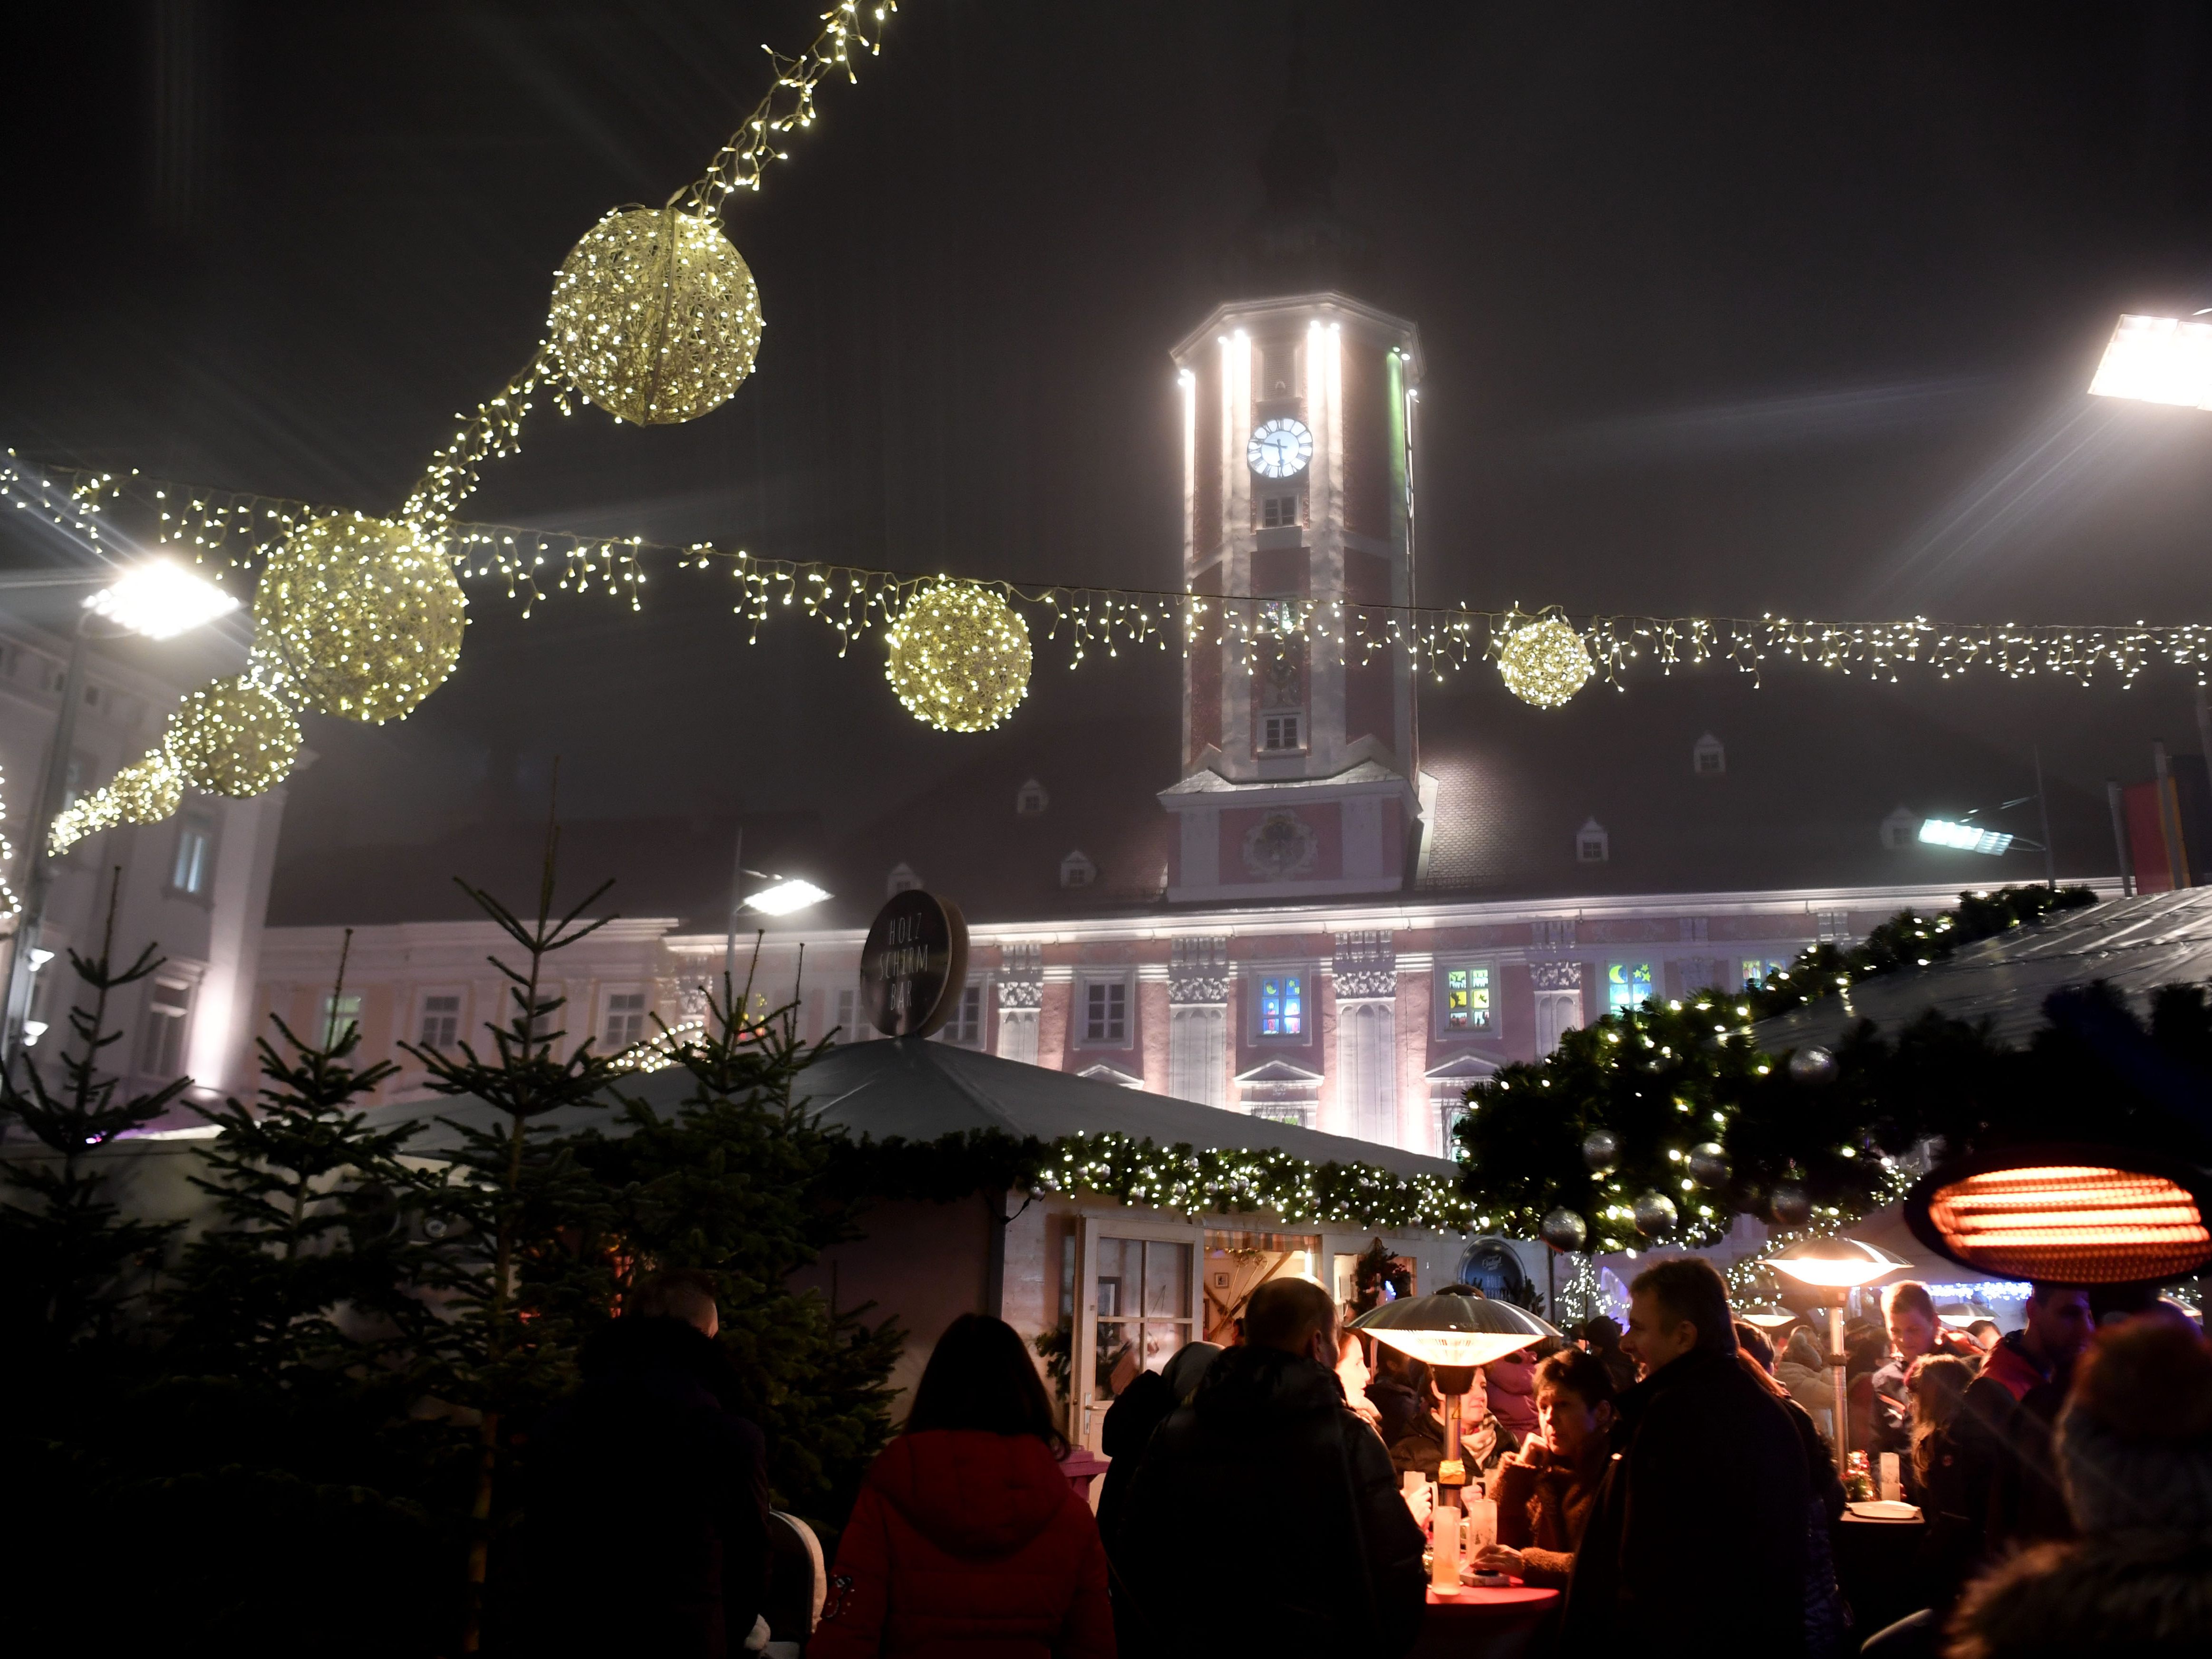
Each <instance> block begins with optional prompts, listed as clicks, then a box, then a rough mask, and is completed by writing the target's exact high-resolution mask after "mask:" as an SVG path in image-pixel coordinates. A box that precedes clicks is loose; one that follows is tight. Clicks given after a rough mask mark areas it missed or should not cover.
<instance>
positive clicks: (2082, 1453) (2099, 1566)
mask: <svg viewBox="0 0 2212 1659" xmlns="http://www.w3.org/2000/svg"><path fill="white" fill-rule="evenodd" d="M2055 1455H2056V1457H2057V1467H2058V1473H2059V1480H2060V1484H2061V1485H2062V1486H2063V1489H2064V1492H2065V1495H2066V1502H2067V1504H2068V1507H2069V1512H2070V1513H2071V1515H2072V1517H2073V1521H2074V1525H2075V1531H2076V1534H2077V1539H2076V1541H2074V1542H2071V1543H2045V1544H2038V1545H2034V1546H2032V1547H2029V1548H2027V1549H2025V1550H2023V1551H2021V1553H2018V1554H2016V1555H2015V1556H2013V1557H2011V1558H2010V1559H2008V1560H2007V1561H2005V1562H2004V1563H2003V1564H2002V1565H2000V1566H1998V1567H1996V1569H1994V1570H1993V1571H1990V1573H1989V1574H1988V1575H1987V1576H1986V1577H1983V1578H1981V1579H1978V1580H1977V1581H1976V1582H1975V1583H1973V1584H1972V1585H1970V1586H1969V1587H1968V1589H1967V1590H1966V1595H1964V1596H1963V1597H1962V1598H1961V1600H1960V1604H1959V1607H1958V1611H1957V1612H1956V1613H1954V1615H1953V1618H1952V1621H1951V1626H1950V1638H1951V1642H1950V1647H1949V1650H1948V1651H1949V1653H1950V1655H1951V1656H1952V1659H2045V1656H2056V1655H2060V1654H2063V1655H2066V1656H2068V1659H2077V1656H2078V1659H2104V1656H2106V1655H2111V1656H2114V1659H2118V1656H2120V1655H2129V1656H2157V1655H2167V1654H2174V1655H2179V1654H2185V1653H2188V1654H2201V1653H2203V1652H2204V1651H2206V1650H2207V1649H2208V1648H2212V1352H2208V1351H2207V1349H2206V1347H2205V1345H2204V1341H2203V1338H2202V1337H2200V1336H2198V1335H2197V1334H2196V1332H2195V1331H2193V1330H2191V1329H2190V1328H2188V1327H2187V1325H2185V1323H2183V1322H2180V1321H2178V1320H2175V1321H2166V1320H2134V1321H2130V1322H2128V1323H2126V1324H2124V1325H2123V1326H2121V1327H2119V1328H2117V1329H2113V1330H2107V1331H2103V1332H2100V1334H2099V1335H2098V1338H2097V1341H2096V1346H2094V1348H2093V1349H2092V1350H2091V1352H2089V1354H2088V1355H2087V1357H2085V1358H2084V1359H2083V1360H2082V1363H2081V1366H2080V1367H2079V1374H2078V1375H2077V1376H2076V1377H2075V1382H2074V1385H2073V1389H2072V1391H2071V1393H2070V1395H2069V1397H2068V1400H2067V1403H2066V1406H2065V1407H2064V1410H2063V1413H2062V1415H2061V1417H2060V1419H2059V1425H2058V1429H2057V1436H2056V1442H2055Z"/></svg>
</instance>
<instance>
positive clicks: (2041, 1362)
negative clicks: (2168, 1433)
mask: <svg viewBox="0 0 2212 1659" xmlns="http://www.w3.org/2000/svg"><path fill="white" fill-rule="evenodd" d="M2090 1331H2091V1326H2090V1322H2089V1297H2088V1292H2087V1291H2083V1290H2081V1289H2078V1288H2076V1287H2075V1286H2072V1285H2033V1286H2031V1287H2030V1290H2029V1292H2028V1297H2027V1304H2026V1305H2025V1321H2024V1322H2023V1323H2022V1325H2021V1328H2020V1329H2018V1330H2016V1331H2013V1332H2010V1333H2008V1334H2007V1335H2005V1336H2003V1337H2002V1338H2001V1339H1999V1340H1998V1342H1997V1345H1996V1346H1995V1347H1994V1348H1991V1349H1990V1352H1989V1357H1988V1358H1986V1359H1984V1361H1983V1363H1982V1370H1981V1375H1980V1376H1977V1377H1976V1378H1975V1379H1974V1381H1973V1383H1972V1385H1971V1386H1970V1387H1969V1388H1968V1389H1966V1400H1965V1402H1964V1403H1963V1405H1962V1406H1961V1407H1960V1413H1959V1419H1958V1424H1957V1426H1956V1429H1955V1430H1954V1435H1955V1437H1956V1439H1957V1441H1958V1443H1959V1449H1960V1452H1961V1453H1962V1454H1963V1455H1964V1458H1965V1462H1966V1470H1965V1475H1964V1479H1965V1480H1966V1486H1967V1488H1968V1491H1969V1492H1970V1493H1971V1494H1972V1508H1973V1515H1972V1520H1973V1523H1974V1525H1975V1527H1976V1528H1978V1532H1979V1536H1978V1538H1977V1539H1975V1540H1974V1541H1973V1544H1974V1553H1975V1554H1976V1555H1977V1556H1978V1557H1979V1558H1980V1559H1984V1560H1993V1559H1996V1557H1998V1556H2000V1555H2002V1553H2004V1552H2005V1551H2006V1550H2007V1549H2008V1548H2009V1547H2011V1546H2013V1545H2015V1544H2021V1543H2034V1542H2037V1541H2041V1540H2044V1539H2059V1538H2065V1537H2068V1536H2069V1535H2071V1534H2072V1532H2073V1523H2072V1521H2071V1519H2070V1518H2069V1516H2068V1513H2067V1510H2066V1502H2065V1498H2064V1496H2063V1493H2062V1492H2060V1491H2059V1487H2058V1477H2057V1469H2056V1468H2055V1467H2054V1465H2053V1464H2052V1462H2051V1427H2052V1425H2053V1423H2054V1421H2055V1420H2056V1419H2057V1415H2058V1412H2059V1410H2060V1408H2061V1407H2062V1406H2063V1404H2064V1401H2065V1399H2066V1391H2067V1389H2068V1386H2069V1383H2071V1381H2072V1376H2073V1369H2074V1361H2075V1358H2076V1357H2077V1356H2078V1355H2079V1354H2080V1353H2081V1350H2082V1348H2083V1347H2084V1346H2086V1345H2087V1342H2088V1340H2089V1335H2090Z"/></svg>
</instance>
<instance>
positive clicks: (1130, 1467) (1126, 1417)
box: [1098, 1342, 1221, 1652]
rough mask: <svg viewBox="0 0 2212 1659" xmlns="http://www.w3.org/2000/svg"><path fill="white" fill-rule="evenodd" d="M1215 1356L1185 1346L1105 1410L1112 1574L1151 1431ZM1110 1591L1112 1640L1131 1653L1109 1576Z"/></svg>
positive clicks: (1101, 1443)
mask: <svg viewBox="0 0 2212 1659" xmlns="http://www.w3.org/2000/svg"><path fill="white" fill-rule="evenodd" d="M1219 1352H1221V1347H1220V1345H1219V1344H1218V1343H1213V1342H1186V1343H1184V1344H1183V1346H1182V1347H1180V1348H1178V1349H1177V1350H1176V1353H1175V1357H1174V1358H1171V1359H1170V1360H1169V1361H1168V1363H1167V1364H1166V1365H1165V1366H1164V1367H1163V1368H1162V1369H1161V1370H1157V1371H1145V1372H1142V1373H1141V1374H1139V1376H1137V1378H1136V1379H1135V1381H1133V1382H1132V1383H1130V1384H1129V1386H1128V1387H1127V1388H1126V1389H1123V1390H1122V1391H1121V1395H1119V1396H1118V1397H1117V1398H1116V1399H1115V1401H1114V1403H1113V1405H1112V1406H1110V1407H1108V1408H1107V1412H1106V1421H1105V1422H1104V1423H1103V1425H1100V1428H1099V1431H1098V1449H1100V1450H1101V1451H1103V1452H1104V1453H1105V1454H1106V1455H1107V1457H1108V1458H1109V1459H1110V1460H1111V1462H1109V1466H1108V1468H1107V1470H1106V1478H1105V1479H1104V1480H1102V1481H1100V1482H1099V1483H1098V1536H1099V1538H1100V1540H1101V1541H1103V1543H1104V1544H1105V1546H1106V1559H1107V1561H1108V1564H1109V1566H1112V1567H1114V1568H1115V1571H1116V1572H1118V1571H1119V1568H1118V1565H1117V1564H1118V1562H1119V1560H1120V1555H1121V1552H1120V1548H1119V1547H1118V1545H1117V1543H1116V1539H1117V1538H1118V1536H1119V1534H1120V1532H1121V1516H1122V1512H1123V1511H1124V1510H1126V1509H1127V1507H1128V1502H1129V1488H1130V1487H1131V1486H1133V1485H1134V1484H1135V1482H1136V1479H1137V1470H1138V1468H1139V1466H1140V1465H1141V1464H1142V1463H1143V1462H1144V1457H1145V1449H1146V1447H1148V1446H1150V1445H1151V1444H1152V1432H1153V1431H1154V1430H1156V1429H1158V1427H1159V1425H1161V1424H1163V1423H1164V1422H1166V1421H1167V1419H1168V1413H1170V1412H1172V1411H1173V1410H1174V1409H1175V1408H1176V1407H1177V1406H1180V1405H1181V1404H1182V1402H1183V1401H1185V1400H1187V1399H1188V1398H1189V1397H1190V1395H1191V1391H1192V1390H1193V1389H1195V1388H1197V1386H1198V1384H1199V1381H1200V1378H1202V1377H1203V1376H1205V1375H1206V1367H1207V1366H1208V1365H1210V1364H1212V1363H1213V1358H1214V1356H1215V1355H1217V1354H1218V1353H1219ZM1109 1589H1112V1591H1113V1595H1114V1631H1115V1641H1116V1643H1117V1644H1118V1645H1119V1646H1120V1647H1121V1649H1122V1650H1123V1651H1125V1652H1134V1651H1136V1650H1137V1649H1138V1648H1139V1646H1140V1645H1141V1632H1139V1628H1138V1626H1137V1625H1136V1622H1135V1617H1136V1615H1135V1613H1134V1611H1133V1608H1132V1607H1130V1605H1129V1598H1128V1595H1127V1593H1126V1591H1125V1590H1124V1589H1123V1588H1122V1587H1121V1586H1120V1585H1119V1584H1118V1583H1114V1582H1113V1580H1112V1578H1111V1577H1110V1576H1109Z"/></svg>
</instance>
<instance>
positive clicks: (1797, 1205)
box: [1767, 1181, 1813, 1227]
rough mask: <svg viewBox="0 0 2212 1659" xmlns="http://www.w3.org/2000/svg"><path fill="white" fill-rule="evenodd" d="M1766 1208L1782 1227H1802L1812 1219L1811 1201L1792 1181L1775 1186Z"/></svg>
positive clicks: (1802, 1189) (1803, 1190)
mask: <svg viewBox="0 0 2212 1659" xmlns="http://www.w3.org/2000/svg"><path fill="white" fill-rule="evenodd" d="M1767 1208H1768V1212H1769V1213H1771V1215H1772V1216H1773V1217H1774V1219H1775V1221H1776V1223H1777V1224H1778V1225H1781V1226H1784V1227H1802V1226H1803V1225H1805V1224H1806V1223H1807V1222H1808V1221H1809V1220H1811V1219H1812V1218H1813V1200H1811V1199H1809V1198H1808V1197H1806V1195H1805V1189H1804V1188H1802V1187H1801V1186H1799V1185H1798V1184H1797V1183H1796V1182H1794V1181H1784V1182H1778V1183H1777V1184H1776V1186H1775V1188H1774V1197H1773V1199H1772V1200H1771V1202H1770V1203H1769V1204H1768V1206H1767Z"/></svg>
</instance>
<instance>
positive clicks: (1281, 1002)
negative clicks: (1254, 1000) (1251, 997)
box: [1260, 974, 1306, 1036]
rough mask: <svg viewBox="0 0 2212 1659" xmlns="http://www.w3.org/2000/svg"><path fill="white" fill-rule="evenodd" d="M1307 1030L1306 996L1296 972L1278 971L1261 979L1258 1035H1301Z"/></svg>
mask: <svg viewBox="0 0 2212 1659" xmlns="http://www.w3.org/2000/svg"><path fill="white" fill-rule="evenodd" d="M1305 1029H1306V1004H1305V998H1304V995H1303V994H1301V987H1300V985H1299V979H1298V975H1296V974H1277V975H1273V976H1272V977H1270V978H1267V979H1263V980H1261V981H1260V1035H1261V1036H1304V1035H1305Z"/></svg>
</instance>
